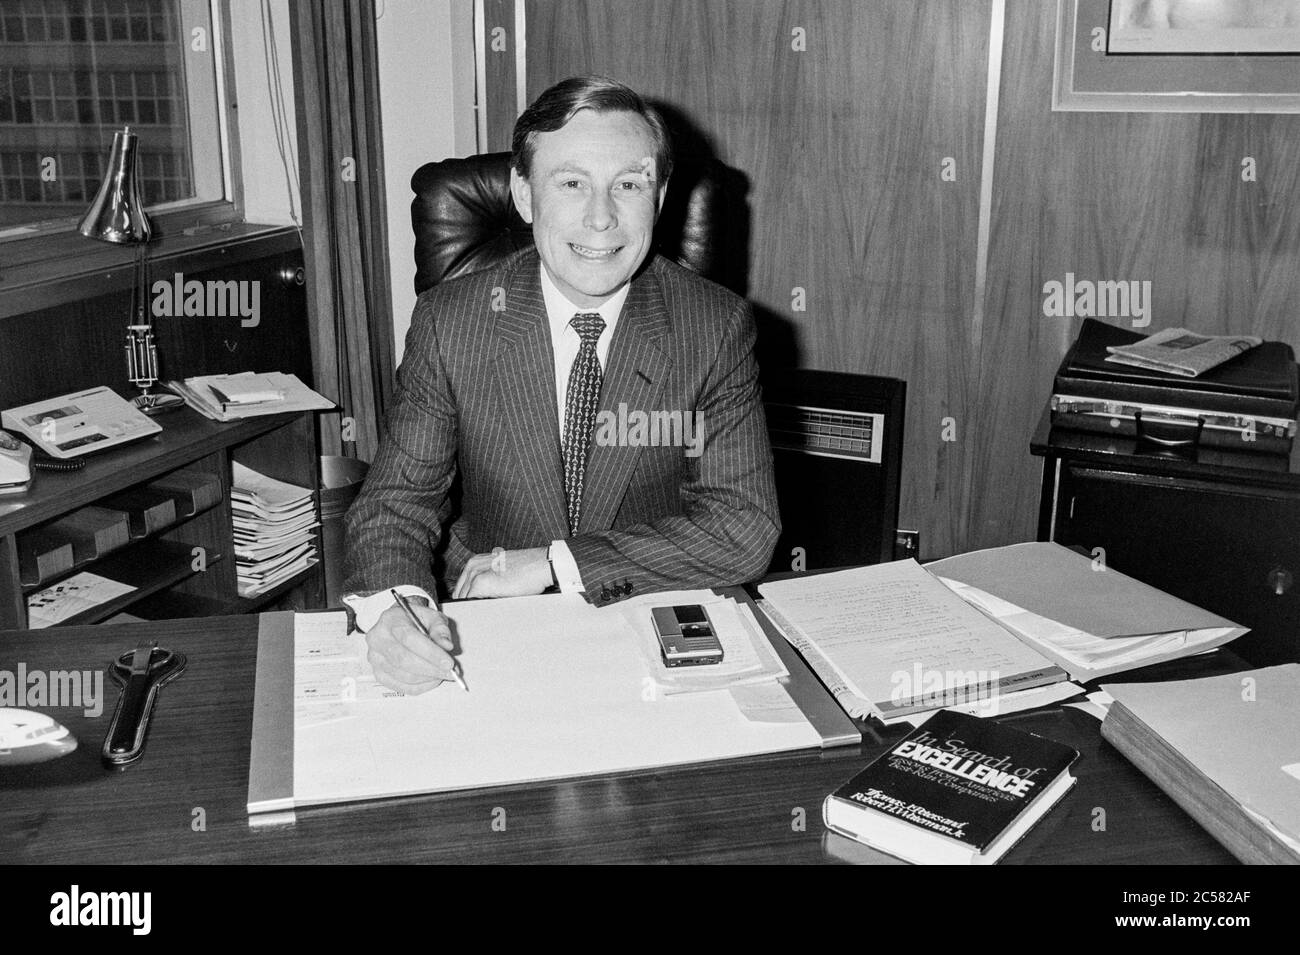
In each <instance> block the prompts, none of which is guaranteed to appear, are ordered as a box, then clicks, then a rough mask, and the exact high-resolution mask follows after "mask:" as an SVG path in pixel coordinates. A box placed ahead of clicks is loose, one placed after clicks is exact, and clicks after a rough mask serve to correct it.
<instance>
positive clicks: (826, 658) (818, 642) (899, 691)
mask: <svg viewBox="0 0 1300 955" xmlns="http://www.w3.org/2000/svg"><path fill="white" fill-rule="evenodd" d="M759 591H760V593H762V595H763V596H764V598H766V599H765V601H764V603H763V604H761V605H760V606H761V607H762V609H763V611H764V612H765V613H767V615H768V616H769V617H770V618H771V619H772V621H773V623H775V624H776V625H777V627H778V628H779V629H780V630H781V631H782V632H783V633H784V634H785V636H786V639H787V640H789V641H790V643H791V644H792V645H793V646H794V647H795V649H797V650H798V651H799V652H800V654H802V655H803V657H804V659H805V660H806V661H807V662H808V665H809V666H810V667H811V668H812V669H813V671H814V672H815V673H816V674H817V676H818V677H819V678H820V679H821V680H822V682H823V683H825V684H826V686H827V688H828V689H829V690H830V691H831V693H832V694H833V695H834V697H835V699H836V700H837V701H838V702H839V704H840V706H842V707H843V708H844V710H845V712H847V713H848V714H849V715H850V716H853V717H858V718H865V717H867V716H871V717H874V718H875V719H877V720H879V721H880V722H882V723H885V724H886V725H888V724H891V723H895V722H901V721H904V720H911V718H913V717H916V716H918V715H920V714H928V713H931V712H933V711H935V710H939V709H942V708H944V707H949V706H954V705H958V704H966V703H974V702H980V701H984V700H988V699H992V698H996V699H997V700H999V701H1000V702H1005V701H1006V700H1007V698H1008V697H1009V696H1011V695H1013V694H1015V693H1017V692H1019V691H1025V690H1033V689H1038V688H1045V687H1049V686H1054V685H1056V684H1060V683H1062V682H1063V681H1064V680H1065V673H1064V672H1063V671H1062V670H1061V669H1060V668H1059V667H1058V666H1056V665H1054V662H1053V661H1052V660H1050V659H1048V658H1047V657H1046V656H1045V655H1043V654H1041V653H1039V652H1038V651H1037V650H1035V649H1034V648H1032V647H1029V646H1027V645H1026V644H1025V643H1024V642H1022V641H1021V640H1019V639H1017V638H1016V636H1015V635H1013V634H1012V633H1010V632H1009V631H1008V630H1006V629H1004V628H1003V627H1002V626H1000V625H999V624H998V623H996V622H995V621H993V620H990V619H989V618H988V617H987V616H985V615H984V614H982V613H980V612H979V611H978V610H976V609H975V608H973V607H971V606H969V605H968V604H966V603H965V602H964V601H962V600H961V599H960V598H959V597H958V596H957V595H955V594H953V593H952V592H951V591H950V590H949V589H948V588H946V587H945V586H944V585H943V584H941V583H940V582H939V581H938V580H936V579H935V578H934V577H932V576H931V575H930V574H928V573H927V572H926V571H925V569H924V568H922V567H921V566H920V565H919V564H917V563H916V561H914V560H901V561H895V562H893V563H887V564H877V565H876V566H874V567H862V568H859V569H856V570H845V571H839V572H836V573H829V574H818V575H813V576H808V577H798V578H794V579H792V580H783V581H774V582H771V583H765V584H762V585H761V586H760V587H759ZM1077 691H1078V688H1077V687H1071V686H1068V685H1067V686H1065V687H1063V688H1061V689H1059V690H1057V691H1054V692H1055V693H1056V694H1058V695H1059V694H1064V695H1070V694H1073V693H1075V692H1077ZM1044 693H1046V690H1044ZM1034 699H1036V700H1042V699H1043V693H1039V694H1036V695H1035V696H1034ZM1035 705H1038V704H1035Z"/></svg>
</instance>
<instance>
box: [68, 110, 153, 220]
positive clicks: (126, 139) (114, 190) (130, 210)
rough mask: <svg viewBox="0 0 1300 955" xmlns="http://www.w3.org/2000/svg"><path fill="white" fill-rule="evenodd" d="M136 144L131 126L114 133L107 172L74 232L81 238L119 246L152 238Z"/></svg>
mask: <svg viewBox="0 0 1300 955" xmlns="http://www.w3.org/2000/svg"><path fill="white" fill-rule="evenodd" d="M138 141H139V137H137V136H136V135H135V133H133V132H131V127H130V126H127V127H125V128H123V129H122V131H121V132H118V133H114V134H113V152H112V154H111V155H110V156H109V157H108V172H107V174H106V175H105V176H104V181H103V182H101V183H100V184H99V192H98V193H97V194H96V196H95V201H94V202H92V203H91V205H90V209H89V210H88V211H87V212H86V215H85V217H84V218H83V219H82V220H81V225H80V226H78V229H77V231H78V232H80V233H81V234H82V235H84V236H86V237H88V238H91V239H99V240H100V241H102V242H116V243H118V244H119V245H136V244H143V243H145V242H148V241H149V239H150V237H151V236H152V234H153V230H152V228H151V227H150V225H149V217H148V216H147V215H145V212H144V191H143V190H142V189H141V188H140V167H139V165H138V164H137V163H136V145H137V143H138Z"/></svg>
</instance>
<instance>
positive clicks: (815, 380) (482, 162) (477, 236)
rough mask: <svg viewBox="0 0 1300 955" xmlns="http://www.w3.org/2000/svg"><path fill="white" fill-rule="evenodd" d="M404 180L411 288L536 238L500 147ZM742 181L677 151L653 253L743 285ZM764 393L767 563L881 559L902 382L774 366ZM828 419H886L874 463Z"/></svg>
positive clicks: (856, 426) (739, 288) (893, 484)
mask: <svg viewBox="0 0 1300 955" xmlns="http://www.w3.org/2000/svg"><path fill="white" fill-rule="evenodd" d="M411 188H412V189H414V190H415V199H414V201H413V202H412V203H411V223H412V225H413V226H414V228H415V268H416V272H415V291H416V293H417V294H418V293H420V292H423V291H424V290H425V289H428V288H431V287H432V286H434V285H437V284H438V283H439V282H442V281H445V280H447V279H451V278H456V277H458V276H461V275H466V274H468V273H470V272H477V271H479V270H480V269H486V268H489V267H491V266H493V265H496V264H497V263H498V262H500V261H502V260H503V259H506V258H508V257H509V256H510V255H511V254H513V253H514V252H516V251H517V250H519V249H521V248H524V247H525V246H527V245H528V244H529V243H531V242H532V241H533V235H532V227H531V226H529V225H528V224H527V223H525V222H524V221H523V219H521V218H520V216H519V213H518V212H516V211H515V206H514V202H513V201H512V200H511V198H510V154H509V153H504V152H501V153H486V154H484V155H481V156H471V157H469V158H468V159H446V160H443V161H442V162H431V163H426V164H425V165H423V166H421V167H420V168H419V169H418V170H416V172H415V175H414V176H412V177H411ZM745 188H746V186H745V180H744V177H743V176H742V175H741V174H740V173H738V172H736V171H735V170H731V169H729V168H728V167H726V166H723V165H722V164H721V163H718V162H716V161H713V160H708V161H703V162H683V161H678V162H677V163H676V164H675V165H674V167H673V174H672V178H671V179H670V180H669V184H668V196H667V198H666V199H665V201H664V208H663V211H662V212H661V213H660V215H659V221H658V222H657V223H656V225H655V249H656V251H658V252H659V253H660V254H662V255H664V256H666V257H668V258H671V259H674V260H675V261H677V262H678V263H680V264H681V265H684V266H686V267H687V268H689V269H692V270H693V271H695V272H698V273H699V274H700V275H703V276H704V277H705V278H709V279H712V280H713V281H715V282H717V283H719V284H720V285H724V286H726V287H727V288H730V289H731V290H732V291H734V292H736V293H737V294H739V295H744V294H745V292H746V290H747V283H746V276H747V273H746V267H747V261H746V260H747V257H748V240H749V234H748V228H749V218H748V212H747V206H746V202H745ZM766 394H767V403H768V424H769V430H771V432H772V438H773V446H774V448H775V456H776V476H777V485H778V488H777V494H778V498H779V500H780V508H781V520H782V524H783V525H784V532H783V535H782V539H781V542H780V546H779V548H778V550H777V552H776V554H775V556H774V558H773V565H772V566H773V569H774V570H789V569H790V560H791V557H790V550H791V548H792V547H798V548H799V549H800V550H801V551H802V552H803V553H805V554H806V561H807V564H806V566H807V567H808V568H810V569H811V568H819V567H831V566H842V565H844V564H866V563H875V562H877V561H880V560H888V559H890V557H891V556H892V548H893V537H894V531H895V528H896V527H897V520H898V496H899V493H898V488H899V462H900V460H901V454H902V423H903V422H902V417H903V397H902V396H903V386H902V383H901V382H894V381H892V380H891V379H879V378H873V377H871V376H867V375H835V374H833V373H830V372H821V371H802V372H797V373H787V372H782V373H781V374H780V375H779V380H778V382H776V383H775V386H773V385H772V383H769V385H768V386H767V388H766ZM873 414H876V415H879V417H878V418H874V419H873V418H872V415H873ZM814 419H815V420H814ZM831 419H834V420H833V421H832V420H831ZM831 425H833V426H834V428H835V429H837V432H836V433H837V434H840V435H849V436H850V437H853V436H857V435H858V433H859V431H863V432H864V433H870V432H871V429H872V427H873V425H874V427H875V433H876V436H877V437H876V440H877V441H879V439H880V438H879V436H880V434H881V430H880V428H881V426H883V434H884V436H885V442H886V446H885V448H884V451H883V455H882V456H881V457H880V458H878V459H877V462H878V463H873V462H868V461H864V460H862V459H863V458H865V457H866V455H865V454H864V453H862V452H860V451H857V450H852V451H844V450H843V449H838V448H837V449H828V448H826V447H822V446H821V443H824V437H823V433H824V432H825V431H826V429H827V427H829V426H831ZM833 440H835V441H840V442H846V441H848V440H849V438H845V437H837V438H834V439H833ZM854 440H856V437H855V438H854ZM819 442H820V443H819ZM859 443H861V442H859ZM458 484H459V480H458V481H457V486H453V489H452V498H453V501H458V492H459V487H458ZM809 488H815V489H816V493H815V494H809ZM452 507H453V508H455V507H456V504H455V503H453V505H452Z"/></svg>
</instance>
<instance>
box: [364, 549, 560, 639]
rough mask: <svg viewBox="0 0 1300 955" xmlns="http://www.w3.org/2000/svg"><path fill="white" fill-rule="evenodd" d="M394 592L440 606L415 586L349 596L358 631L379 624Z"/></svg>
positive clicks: (427, 593) (403, 585) (425, 592)
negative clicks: (366, 595) (364, 595)
mask: <svg viewBox="0 0 1300 955" xmlns="http://www.w3.org/2000/svg"><path fill="white" fill-rule="evenodd" d="M570 559H572V558H570ZM393 590H396V591H397V592H398V593H399V594H401V595H402V596H403V597H422V598H424V599H425V600H427V601H428V602H429V606H430V607H433V608H435V609H436V608H437V606H438V601H436V600H434V599H433V598H432V597H430V596H429V592H428V591H427V590H425V589H424V588H423V587H416V586H415V585H414V584H402V585H401V586H400V587H393V588H391V589H389V590H379V591H376V592H375V593H373V594H371V595H370V596H369V597H362V596H360V595H358V594H348V595H347V596H346V597H344V598H343V602H344V603H345V604H347V605H348V606H349V607H351V608H352V612H353V613H354V614H355V615H356V621H357V629H358V630H359V631H361V632H362V633H365V632H366V631H367V630H369V629H370V628H371V627H373V626H374V625H375V624H377V623H378V622H379V618H380V617H381V616H383V613H384V611H385V610H387V609H388V608H389V607H391V606H392V605H393V604H394V603H396V601H395V600H393V594H392V591H393Z"/></svg>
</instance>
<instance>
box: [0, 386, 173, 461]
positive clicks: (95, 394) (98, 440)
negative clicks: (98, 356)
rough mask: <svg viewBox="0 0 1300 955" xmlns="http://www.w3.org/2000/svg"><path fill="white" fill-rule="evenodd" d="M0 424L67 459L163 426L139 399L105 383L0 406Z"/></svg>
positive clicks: (52, 455)
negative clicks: (135, 400)
mask: <svg viewBox="0 0 1300 955" xmlns="http://www.w3.org/2000/svg"><path fill="white" fill-rule="evenodd" d="M0 424H3V425H4V427H6V428H10V429H12V430H14V431H17V432H19V433H21V434H22V436H23V437H25V438H26V439H27V440H28V441H30V442H32V444H34V445H36V447H37V448H39V449H40V450H42V451H44V452H45V453H46V454H48V455H49V456H50V457H53V458H60V459H63V460H67V459H68V458H76V457H80V456H81V455H83V454H89V453H90V452H92V451H102V450H103V449H105V448H111V447H113V446H114V445H118V444H125V443H126V442H128V441H135V440H136V439H138V438H145V437H148V436H149V435H151V434H158V433H159V432H160V431H162V428H160V427H159V426H158V424H157V423H156V422H155V421H153V420H152V419H151V418H149V417H148V416H147V415H145V414H144V413H143V412H141V411H140V409H138V408H137V407H136V406H135V405H133V404H131V402H129V401H127V400H126V399H125V398H121V397H119V396H118V395H117V394H116V393H115V392H114V391H113V390H112V389H111V388H107V387H103V386H101V387H98V388H90V389H88V390H86V391H78V392H74V393H73V394H70V395H60V396H59V397H58V398H49V399H47V400H45V401H38V402H36V403H34V404H30V405H23V406H22V407H21V408H10V409H9V410H8V411H3V412H0Z"/></svg>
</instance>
